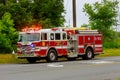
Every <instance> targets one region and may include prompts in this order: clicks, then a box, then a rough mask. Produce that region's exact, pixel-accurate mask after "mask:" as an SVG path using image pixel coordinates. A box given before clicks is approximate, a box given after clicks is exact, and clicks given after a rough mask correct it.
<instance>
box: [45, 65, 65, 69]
mask: <svg viewBox="0 0 120 80" xmlns="http://www.w3.org/2000/svg"><path fill="white" fill-rule="evenodd" d="M47 66H48V67H55V68H56V67H64V66H63V65H61V64H48V65H47Z"/></svg>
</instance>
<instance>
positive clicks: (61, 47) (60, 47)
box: [40, 46, 67, 49]
mask: <svg viewBox="0 0 120 80" xmlns="http://www.w3.org/2000/svg"><path fill="white" fill-rule="evenodd" d="M53 47H55V48H56V49H63V48H67V46H53ZM40 49H48V47H41V48H40Z"/></svg>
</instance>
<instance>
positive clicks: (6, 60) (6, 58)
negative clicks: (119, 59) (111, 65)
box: [0, 48, 120, 80]
mask: <svg viewBox="0 0 120 80" xmlns="http://www.w3.org/2000/svg"><path fill="white" fill-rule="evenodd" d="M110 56H120V48H113V49H104V54H100V55H98V57H110ZM60 60H63V59H60ZM19 63H28V62H27V60H26V59H17V58H16V57H15V56H14V55H12V54H0V64H19ZM119 80H120V79H119Z"/></svg>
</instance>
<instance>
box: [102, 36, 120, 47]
mask: <svg viewBox="0 0 120 80" xmlns="http://www.w3.org/2000/svg"><path fill="white" fill-rule="evenodd" d="M103 47H104V48H120V38H118V39H116V40H113V41H109V42H105V43H104V44H103Z"/></svg>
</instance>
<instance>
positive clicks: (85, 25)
mask: <svg viewBox="0 0 120 80" xmlns="http://www.w3.org/2000/svg"><path fill="white" fill-rule="evenodd" d="M81 27H89V24H82V25H81Z"/></svg>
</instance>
